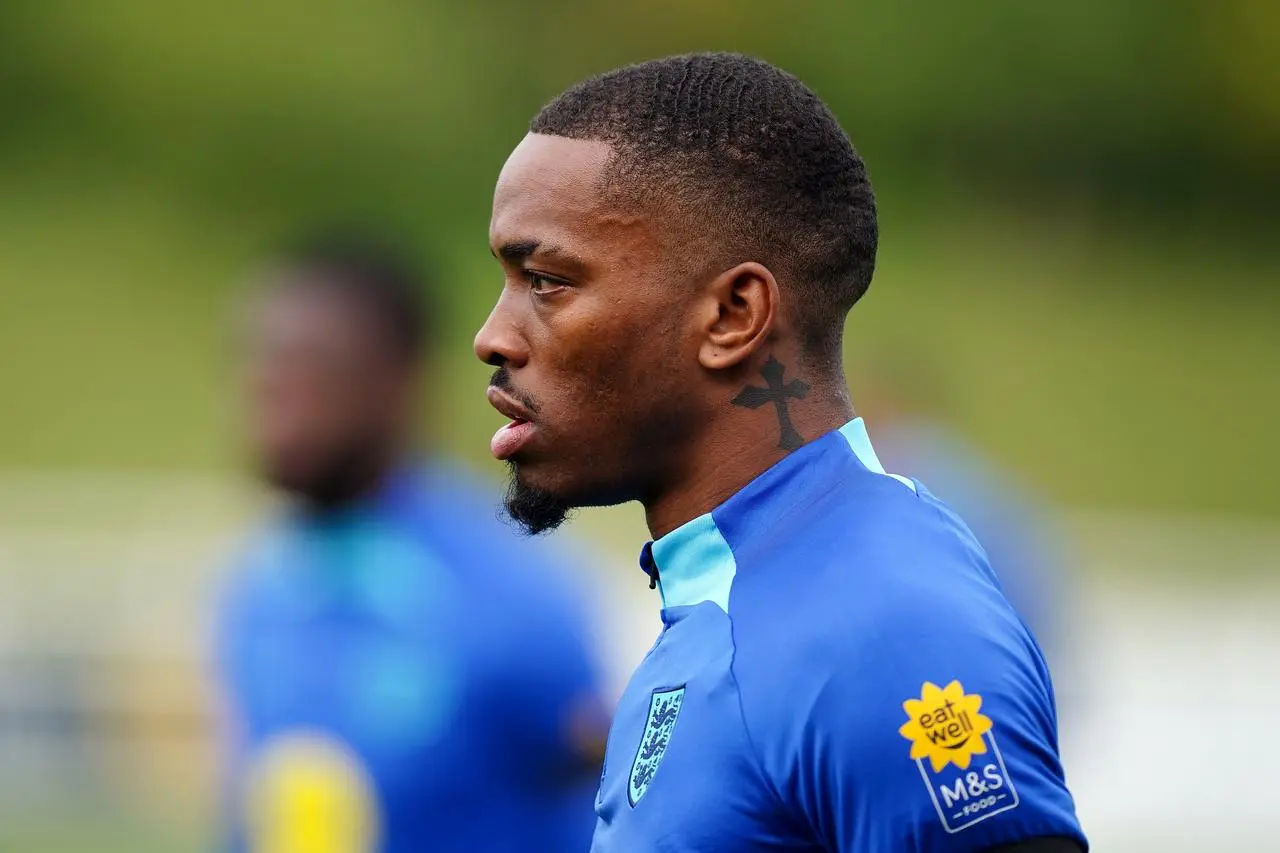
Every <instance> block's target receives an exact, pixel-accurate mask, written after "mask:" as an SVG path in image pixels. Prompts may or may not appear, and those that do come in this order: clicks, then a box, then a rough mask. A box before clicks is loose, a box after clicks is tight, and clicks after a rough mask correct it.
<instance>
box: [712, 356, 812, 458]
mask: <svg viewBox="0 0 1280 853" xmlns="http://www.w3.org/2000/svg"><path fill="white" fill-rule="evenodd" d="M786 370H787V369H786V368H785V367H783V366H782V362H780V361H778V360H777V359H776V358H774V357H773V356H769V360H768V361H766V362H765V363H764V367H761V368H760V375H761V376H763V377H764V381H765V384H766V385H767V386H768V387H765V388H761V387H760V386H758V385H748V386H747V387H746V388H743V389H742V390H741V391H740V392H738V396H736V397H734V398H733V400H732V401H731V402H732V403H733V405H735V406H742V407H744V408H747V409H758V408H760V407H761V406H763V405H764V404H765V403H773V407H774V409H775V410H776V411H777V413H778V426H779V427H781V429H782V435H781V436H780V437H779V438H778V447H779V448H781V449H782V450H795V449H796V448H798V447H802V446H803V445H804V439H803V438H801V437H800V433H798V432H796V428H795V426H793V425H792V423H791V412H789V411H788V410H787V400H788V399H796V400H803V399H804V396H805V395H806V394H808V393H809V386H808V385H807V384H806V383H804V382H801V381H800V380H799V379H792V380H791V381H790V382H786V383H784V382H783V381H782V375H783V374H784V373H785V372H786Z"/></svg>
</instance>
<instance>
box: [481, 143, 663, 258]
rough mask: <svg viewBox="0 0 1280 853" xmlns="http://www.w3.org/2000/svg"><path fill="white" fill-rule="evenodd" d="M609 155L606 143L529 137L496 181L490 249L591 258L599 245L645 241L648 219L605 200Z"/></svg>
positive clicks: (519, 146) (518, 147) (517, 149)
mask: <svg viewBox="0 0 1280 853" xmlns="http://www.w3.org/2000/svg"><path fill="white" fill-rule="evenodd" d="M612 152H613V149H612V148H611V147H610V145H609V144H608V143H607V142H602V141H599V140H586V139H568V138H565V137H561V136H548V135H544V134H537V133H531V134H529V135H528V136H526V137H525V138H524V139H523V140H522V141H521V142H520V144H519V145H517V146H516V148H515V150H514V151H512V152H511V156H510V157H508V158H507V162H506V164H505V165H504V166H503V167H502V172H501V174H499V175H498V183H497V186H496V188H495V189H494V194H493V218H492V219H491V220H490V222H489V242H490V246H491V247H492V248H493V249H494V250H495V251H499V250H501V248H502V247H503V246H510V245H516V244H533V245H537V246H542V247H548V246H555V247H559V248H562V249H564V250H566V251H568V252H570V253H573V254H577V255H587V254H590V252H591V250H592V248H593V246H594V247H597V248H598V246H599V244H600V243H601V241H605V240H618V241H629V242H631V241H635V240H636V239H638V238H644V237H647V236H648V229H647V222H646V217H644V216H642V215H641V214H640V213H639V212H636V211H624V210H621V209H619V207H618V206H617V205H616V204H614V203H611V202H610V201H609V200H607V199H605V198H604V197H603V193H602V179H603V177H604V175H605V170H606V168H607V167H608V165H609V160H610V157H611V155H612Z"/></svg>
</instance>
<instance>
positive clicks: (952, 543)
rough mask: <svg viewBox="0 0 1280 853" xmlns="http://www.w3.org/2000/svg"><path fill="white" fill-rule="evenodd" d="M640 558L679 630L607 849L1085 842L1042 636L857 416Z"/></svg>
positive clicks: (601, 841) (662, 646)
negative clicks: (875, 446) (1039, 641)
mask: <svg viewBox="0 0 1280 853" xmlns="http://www.w3.org/2000/svg"><path fill="white" fill-rule="evenodd" d="M641 562H642V565H644V566H645V568H646V571H649V572H650V574H651V575H652V576H654V577H656V578H658V585H659V588H660V590H661V595H662V604H663V609H662V621H663V631H662V634H661V636H660V637H659V639H658V641H657V643H656V644H655V645H654V647H653V649H652V650H651V651H650V652H649V654H648V656H647V657H646V658H645V660H644V662H643V663H642V664H641V665H640V667H639V669H638V670H637V671H636V673H635V675H634V677H633V678H632V681H631V683H630V685H629V686H628V687H627V690H626V693H625V695H624V696H623V698H622V702H621V704H620V707H619V708H618V711H617V714H616V716H615V718H614V724H613V728H612V731H611V732H610V735H609V744H608V750H607V757H606V762H605V768H604V772H603V774H602V776H601V780H600V791H599V793H598V795H597V799H596V814H597V823H596V832H595V837H594V842H593V845H592V850H593V851H595V853H633V851H641V850H643V851H664V853H684V851H689V853H693V852H694V851H697V853H718V851H725V853H728V851H734V853H742V852H743V851H765V850H768V851H829V853H890V851H892V853H912V852H913V851H947V853H950V851H979V850H984V849H986V848H989V847H992V846H996V845H1002V844H1007V843H1012V842H1017V841H1020V840H1026V839H1030V838H1033V837H1038V836H1066V837H1070V838H1074V839H1076V840H1078V841H1079V842H1080V843H1081V844H1084V843H1085V842H1084V837H1083V835H1082V833H1081V830H1080V826H1079V823H1078V821H1077V819H1076V816H1075V810H1074V805H1073V803H1072V799H1071V795H1070V794H1069V793H1068V791H1067V787H1066V784H1065V782H1064V780H1063V771H1062V766H1061V763H1060V761H1059V758H1058V744H1057V731H1056V729H1057V721H1056V715H1055V710H1054V699H1053V689H1052V687H1051V685H1050V681H1049V673H1048V670H1047V668H1046V666H1045V664H1044V660H1043V658H1042V656H1041V654H1040V651H1039V649H1038V648H1037V647H1036V643H1035V641H1034V640H1033V639H1032V637H1031V635H1030V634H1029V633H1028V631H1027V629H1026V628H1025V627H1024V625H1023V623H1022V621H1021V620H1020V619H1019V618H1018V615H1017V614H1016V613H1015V612H1014V611H1013V609H1012V608H1011V607H1010V606H1009V604H1008V603H1007V602H1006V601H1005V598H1004V596H1003V594H1002V593H1001V591H1000V586H999V583H998V582H997V580H996V577H995V575H994V574H993V573H992V572H991V569H990V568H989V567H988V565H987V559H986V556H985V555H984V554H983V551H982V549H981V548H980V547H979V545H978V543H977V542H976V541H975V540H974V538H973V536H972V534H970V532H969V530H968V529H967V528H966V527H965V526H964V524H963V523H962V522H961V521H960V520H959V519H958V518H957V517H956V516H955V515H954V514H953V513H951V511H950V510H948V509H947V507H946V506H945V505H943V504H942V503H941V502H940V501H938V500H937V499H936V498H934V497H933V496H932V495H930V494H929V493H928V491H926V490H925V488H924V487H923V486H921V485H920V484H919V483H917V482H915V481H913V480H908V479H906V478H904V477H898V476H895V475H888V474H885V472H884V469H883V468H882V467H881V465H880V463H879V461H878V460H877V459H876V456H875V453H874V451H873V450H872V448H871V443H870V441H869V440H868V438H867V433H866V430H865V428H864V426H863V423H862V420H861V419H858V420H855V421H852V422H851V423H849V424H847V425H846V426H844V427H843V428H842V429H840V430H838V431H835V432H832V433H829V434H828V435H826V436H824V437H823V438H821V439H818V440H817V441H814V442H812V443H811V444H808V445H806V446H805V447H802V448H801V449H799V450H797V451H795V452H794V453H792V454H790V455H789V456H788V457H787V458H786V459H784V460H783V461H781V462H779V463H778V464H777V465H775V466H774V467H773V468H771V469H770V470H769V471H767V472H765V473H764V474H763V475H761V476H760V477H758V478H757V479H756V480H754V481H753V482H752V483H750V484H749V485H747V486H746V487H745V488H744V489H742V490H741V491H740V492H738V493H737V494H736V495H734V496H733V497H732V498H730V499H729V500H728V501H727V502H725V503H724V504H723V505H721V506H720V507H718V508H717V509H715V510H713V511H712V512H710V513H708V514H706V515H703V516H700V517H698V518H695V519H693V520H692V521H690V522H688V523H687V524H685V525H684V526H682V527H680V528H678V529H677V530H675V531H673V532H671V533H670V534H668V535H666V536H664V537H662V538H661V539H659V540H657V541H656V542H653V543H650V545H648V546H646V548H645V550H644V553H643V554H642V557H641Z"/></svg>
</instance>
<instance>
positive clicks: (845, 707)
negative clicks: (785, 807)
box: [774, 606, 1085, 853]
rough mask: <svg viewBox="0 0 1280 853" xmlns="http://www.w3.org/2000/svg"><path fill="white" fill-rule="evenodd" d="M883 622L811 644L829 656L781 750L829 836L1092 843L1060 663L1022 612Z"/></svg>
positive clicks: (903, 841)
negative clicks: (1080, 806)
mask: <svg viewBox="0 0 1280 853" xmlns="http://www.w3.org/2000/svg"><path fill="white" fill-rule="evenodd" d="M877 623H878V626H874V627H872V629H871V630H866V629H865V626H864V628H863V629H862V630H859V631H858V632H857V634H856V637H857V639H858V642H857V644H856V645H855V644H854V643H853V639H854V637H855V635H854V634H849V635H848V636H847V637H846V638H845V642H843V643H842V642H841V640H840V638H839V637H838V636H837V637H834V638H830V639H828V640H827V641H826V642H827V643H828V644H829V645H828V646H827V647H826V648H823V649H818V650H812V651H817V652H818V654H817V655H815V656H814V657H812V658H811V659H810V660H811V661H817V662H819V665H818V666H817V667H816V668H814V669H813V670H812V672H811V674H810V676H809V677H808V678H799V679H794V683H796V684H797V685H798V694H799V695H798V696H797V697H796V698H797V699H798V700H799V701H798V702H797V703H796V705H795V706H793V707H797V708H798V709H799V713H800V715H801V718H799V719H795V720H794V721H793V722H792V723H791V724H790V728H789V732H790V734H789V736H788V739H789V741H790V742H789V743H788V744H786V745H785V749H784V750H782V751H781V752H783V753H784V754H785V757H784V758H782V759H780V760H778V761H775V762H774V766H775V768H777V772H776V773H775V781H776V784H777V786H778V788H779V790H781V791H784V792H786V794H785V795H784V799H785V800H789V801H790V802H791V803H792V804H794V806H795V807H796V808H797V809H798V811H799V812H800V819H801V821H802V822H803V823H804V824H805V825H806V826H807V827H808V828H809V830H810V831H811V833H812V834H813V835H815V836H816V837H817V838H818V839H819V841H820V842H821V844H822V845H823V848H824V849H825V850H828V851H832V853H882V851H886V850H894V851H904V853H913V852H914V853H961V852H962V851H982V850H986V849H988V848H991V847H994V846H998V845H1002V844H1010V843H1014V842H1018V841H1025V840H1027V839H1031V838H1036V837H1043V836H1064V837H1069V838H1073V839H1075V840H1077V841H1078V842H1079V843H1080V844H1081V845H1082V847H1083V846H1085V840H1084V836H1083V834H1082V832H1081V830H1080V826H1079V823H1078V821H1077V819H1076V816H1075V809H1074V805H1073V802H1072V799H1071V795H1070V793H1069V792H1068V790H1067V787H1066V783H1065V780H1064V778H1063V770H1062V765H1061V762H1060V760H1059V757H1058V745H1057V732H1056V726H1057V722H1056V715H1055V711H1054V707H1053V697H1052V689H1051V687H1050V684H1049V679H1048V672H1047V669H1046V667H1045V666H1044V663H1043V660H1042V658H1041V656H1040V654H1039V651H1038V649H1037V648H1036V646H1035V643H1034V641H1033V640H1032V639H1031V637H1030V635H1029V634H1028V633H1027V631H1026V630H1025V628H1023V627H1022V625H1021V623H1020V622H1019V621H1018V619H1017V617H1016V616H1014V615H1013V613H1012V611H1011V610H1009V609H1008V607H1007V606H989V607H986V608H984V607H978V608H974V609H971V610H969V611H967V612H963V613H941V614H938V613H924V612H916V611H915V610H914V608H902V609H899V610H898V611H897V612H896V613H895V614H894V615H892V616H886V617H885V618H883V619H877ZM846 633H847V632H846ZM868 637H870V638H871V639H872V642H870V643H868V642H867V638H868ZM824 662H825V663H824ZM810 666H812V663H810ZM784 728H786V727H784Z"/></svg>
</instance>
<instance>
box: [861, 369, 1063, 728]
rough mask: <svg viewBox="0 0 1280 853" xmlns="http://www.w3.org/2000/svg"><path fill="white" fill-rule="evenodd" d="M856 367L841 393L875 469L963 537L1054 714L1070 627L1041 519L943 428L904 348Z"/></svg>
mask: <svg viewBox="0 0 1280 853" xmlns="http://www.w3.org/2000/svg"><path fill="white" fill-rule="evenodd" d="M857 364H858V366H857V375H856V376H854V377H853V378H852V380H851V385H852V387H853V388H854V389H855V390H856V393H857V400H858V412H859V414H861V415H862V416H863V417H864V418H866V420H867V423H869V424H871V425H872V432H873V436H872V437H873V438H874V439H875V447H876V452H877V454H878V455H879V456H880V459H881V461H882V462H884V464H885V467H886V468H887V469H888V470H890V471H900V472H902V473H904V474H909V475H911V476H912V477H915V478H916V479H918V480H920V481H921V482H922V483H924V484H925V485H927V486H928V487H929V491H931V492H933V493H934V494H935V495H937V496H938V497H939V498H941V499H942V500H944V501H946V502H947V504H948V505H949V506H950V507H952V508H953V509H955V511H956V512H957V513H958V514H959V516H960V517H961V518H963V519H964V521H965V524H967V525H968V526H969V528H970V529H971V530H973V532H974V535H975V536H976V537H977V539H978V541H979V542H981V543H982V547H983V550H985V551H986V552H987V556H988V558H989V559H990V561H991V567H992V569H994V570H995V572H996V574H997V576H998V577H999V578H1000V585H1001V587H1002V588H1003V590H1004V593H1005V595H1006V596H1007V597H1008V599H1009V601H1010V603H1011V604H1013V606H1014V607H1015V608H1016V609H1017V611H1018V613H1019V615H1020V616H1022V618H1023V619H1025V620H1026V622H1027V625H1028V626H1029V627H1030V628H1031V631H1032V633H1033V634H1034V635H1035V637H1036V640H1037V641H1038V642H1039V644H1040V646H1041V648H1042V649H1043V650H1044V653H1045V657H1046V658H1048V659H1049V661H1050V663H1051V664H1052V666H1051V669H1052V671H1053V673H1054V686H1055V687H1056V688H1058V690H1057V693H1058V696H1059V703H1060V706H1061V705H1062V704H1064V703H1063V702H1062V700H1063V698H1064V697H1065V696H1066V695H1067V694H1073V693H1074V691H1073V690H1072V689H1070V688H1071V685H1072V682H1073V681H1074V678H1073V676H1074V674H1075V670H1074V668H1073V667H1072V665H1071V662H1070V660H1069V659H1067V660H1064V658H1069V657H1070V656H1069V654H1068V643H1067V641H1066V638H1065V637H1063V636H1062V633H1063V629H1062V627H1061V626H1062V625H1065V624H1067V623H1068V622H1069V621H1070V618H1069V613H1070V610H1071V597H1070V588H1071V584H1070V578H1069V577H1068V576H1066V574H1065V573H1064V571H1063V566H1062V562H1061V548H1060V545H1059V542H1058V541H1057V537H1056V535H1055V530H1054V528H1053V525H1052V523H1051V518H1050V512H1049V511H1048V509H1047V508H1046V507H1044V506H1043V505H1042V503H1041V502H1040V501H1039V500H1037V498H1036V495H1035V494H1034V493H1032V492H1031V491H1029V490H1028V489H1026V488H1025V487H1023V486H1022V484H1021V483H1019V482H1018V480H1017V478H1016V477H1015V476H1014V474H1013V472H1010V471H1007V470H1005V469H1004V468H1002V467H1001V466H1000V465H999V464H997V463H996V462H995V460H993V459H989V458H987V457H986V456H984V455H983V454H982V452H981V451H979V450H978V448H976V447H974V446H973V445H972V444H971V443H969V442H968V441H966V440H965V438H964V437H963V436H962V435H960V433H959V432H958V431H957V430H956V429H955V428H953V427H951V426H950V425H949V424H947V423H946V422H945V421H944V419H943V417H942V414H941V413H942V411H943V409H944V408H945V396H946V393H947V390H946V388H945V386H944V384H943V380H942V379H941V378H940V377H939V376H938V375H937V373H936V371H935V370H934V369H932V368H931V367H930V366H929V365H928V364H927V363H926V360H925V359H923V358H919V357H917V356H915V355H914V354H913V353H912V352H911V350H910V348H908V347H898V348H882V349H880V350H877V351H875V352H873V353H869V354H867V355H866V356H865V357H863V358H860V359H858V363H857ZM1064 686H1066V687H1067V688H1068V689H1067V690H1065V691H1064V690H1063V689H1062V688H1063V687H1064ZM1059 710H1062V709H1061V707H1060V708H1059Z"/></svg>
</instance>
